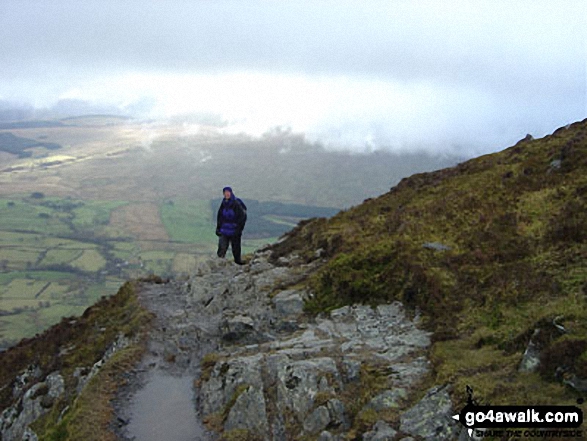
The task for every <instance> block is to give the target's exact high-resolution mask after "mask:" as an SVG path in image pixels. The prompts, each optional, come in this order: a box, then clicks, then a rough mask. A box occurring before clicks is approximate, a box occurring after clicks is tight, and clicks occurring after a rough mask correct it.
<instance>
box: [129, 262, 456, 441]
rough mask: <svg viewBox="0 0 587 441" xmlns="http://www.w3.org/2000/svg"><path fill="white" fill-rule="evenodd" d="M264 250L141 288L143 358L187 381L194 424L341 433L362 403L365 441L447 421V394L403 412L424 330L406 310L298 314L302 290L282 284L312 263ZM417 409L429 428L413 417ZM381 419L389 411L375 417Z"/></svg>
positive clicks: (275, 432)
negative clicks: (147, 334) (149, 323)
mask: <svg viewBox="0 0 587 441" xmlns="http://www.w3.org/2000/svg"><path fill="white" fill-rule="evenodd" d="M268 257H269V252H257V253H256V254H255V255H254V257H253V259H252V261H250V262H249V263H248V264H247V265H244V266H237V265H234V264H232V262H229V261H226V260H222V259H208V260H205V261H203V262H202V263H201V264H200V265H199V267H198V269H197V271H196V273H195V275H194V276H193V277H191V278H190V279H189V280H188V281H186V282H184V283H182V284H179V283H170V284H167V285H151V286H145V287H144V289H143V290H142V293H141V297H142V298H143V300H144V303H145V304H146V305H147V306H148V307H149V308H150V309H151V310H152V311H153V312H155V313H156V314H157V316H158V323H159V324H158V325H157V326H158V331H157V332H156V333H154V334H153V336H152V337H151V341H150V342H149V347H150V352H151V356H153V357H158V358H156V360H157V361H155V362H153V364H154V365H156V367H157V368H158V369H170V370H176V371H182V372H191V373H192V375H193V376H194V377H196V380H197V384H198V386H197V388H196V389H195V391H194V393H195V396H196V400H195V401H196V403H197V413H198V415H201V417H202V419H203V420H204V421H208V422H213V423H214V424H213V426H214V429H215V430H218V429H220V430H221V431H224V432H226V433H233V434H244V433H248V434H249V435H248V436H253V437H254V436H256V437H261V438H262V439H268V440H282V439H298V438H302V437H303V438H306V439H322V440H339V439H344V437H345V434H346V433H348V432H349V431H350V430H356V429H353V424H354V423H353V421H354V418H355V416H356V415H357V414H358V412H363V411H368V412H371V414H372V413H374V414H375V415H381V419H380V421H379V422H378V424H376V425H375V426H373V427H371V428H370V429H369V430H368V431H367V432H368V433H365V436H368V438H364V439H372V440H384V439H393V437H394V436H396V435H397V434H398V433H400V429H401V432H402V433H403V434H404V435H405V436H408V435H413V436H420V437H424V438H425V437H427V436H428V433H429V432H430V431H436V430H437V429H438V427H440V426H439V425H441V424H443V423H445V422H446V421H445V420H444V417H445V416H446V412H447V409H450V400H449V399H447V397H448V394H447V393H446V392H437V393H436V395H434V394H432V395H431V396H430V397H429V398H428V399H427V402H426V404H425V403H424V402H422V403H419V404H418V405H417V406H419V407H417V406H416V407H415V408H412V409H409V410H408V409H406V405H407V404H406V403H408V402H409V400H408V398H409V397H410V396H411V395H412V394H413V393H416V389H415V388H417V387H418V385H419V383H420V382H421V380H422V379H423V377H424V375H426V373H428V372H429V362H428V360H427V357H426V353H427V349H428V348H429V346H430V333H429V332H427V331H425V330H423V329H422V328H421V327H420V326H419V321H418V318H417V317H416V318H412V317H410V315H409V314H408V313H407V312H406V310H405V309H404V307H403V306H402V304H401V303H399V302H393V303H390V304H386V305H379V306H377V307H371V306H366V305H353V306H345V307H342V308H339V309H336V310H334V311H331V312H330V313H327V314H322V315H319V316H318V317H311V316H308V315H306V314H304V299H305V298H307V297H308V296H309V294H310V293H308V292H306V291H304V290H303V289H299V288H297V289H294V288H292V287H293V286H296V287H299V286H300V284H299V282H300V281H301V280H302V279H303V278H305V277H307V275H308V274H310V273H311V272H312V271H314V270H316V269H317V268H318V267H319V265H320V261H318V260H316V261H314V262H311V263H309V264H306V263H303V262H302V261H301V260H300V259H296V258H295V256H294V257H292V258H287V259H281V261H279V262H278V263H277V265H273V264H271V263H270V262H269V259H268ZM165 353H170V354H173V357H165V356H162V354H165ZM204 358H205V359H206V363H202V360H204ZM373 372H375V373H373ZM369 375H371V376H373V375H375V377H368V376H369ZM367 378H371V380H367ZM369 381H371V382H373V381H376V382H379V383H378V385H377V387H373V386H369V384H373V383H369ZM382 385H385V386H386V387H383V388H382V387H381V386H382ZM369 387H373V390H372V391H371V390H370V389H369ZM445 393H446V395H445ZM359 397H361V398H360V400H361V401H360V402H357V399H359ZM430 403H433V404H432V405H430ZM426 406H430V407H426ZM447 406H448V407H447ZM417 412H423V413H424V414H426V415H427V417H428V418H429V419H430V420H431V421H432V422H431V423H429V424H430V425H433V426H434V428H433V429H431V428H429V427H428V426H420V425H419V424H418V423H416V418H415V417H414V416H413V415H415V413H417ZM389 415H395V417H394V418H393V419H390V420H389V421H387V422H386V420H385V418H388V417H389ZM398 420H401V427H400V425H399V424H398V423H397V421H398ZM390 421H391V422H390ZM393 421H395V423H394V422H393ZM451 421H452V420H451ZM448 423H450V421H449V422H448ZM434 433H437V432H434ZM210 439H215V437H214V435H213V434H211V435H210ZM442 439H449V438H446V437H445V438H442Z"/></svg>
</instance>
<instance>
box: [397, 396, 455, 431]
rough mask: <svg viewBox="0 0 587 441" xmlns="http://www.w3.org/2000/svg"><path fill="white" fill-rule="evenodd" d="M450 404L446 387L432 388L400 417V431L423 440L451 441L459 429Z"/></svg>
mask: <svg viewBox="0 0 587 441" xmlns="http://www.w3.org/2000/svg"><path fill="white" fill-rule="evenodd" d="M453 414H454V412H453V410H452V403H451V401H450V396H449V394H448V390H447V388H446V387H439V386H436V387H433V388H432V389H430V390H428V392H426V395H425V396H424V398H422V399H421V400H420V401H419V402H418V403H417V404H416V405H415V406H413V407H412V408H410V409H409V410H408V411H406V412H404V413H403V414H401V416H400V421H401V424H400V430H401V431H402V432H404V433H407V434H410V435H413V436H418V437H421V438H422V439H424V440H430V441H434V440H438V441H443V440H452V439H454V438H455V437H456V436H457V434H458V433H459V429H460V427H459V426H458V424H457V423H456V421H455V420H453V419H452V415H453Z"/></svg>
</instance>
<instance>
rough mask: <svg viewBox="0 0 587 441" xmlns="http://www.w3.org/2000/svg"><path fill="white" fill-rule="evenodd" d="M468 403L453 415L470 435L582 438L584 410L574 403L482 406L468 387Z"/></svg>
mask: <svg viewBox="0 0 587 441" xmlns="http://www.w3.org/2000/svg"><path fill="white" fill-rule="evenodd" d="M467 393H468V395H469V398H468V403H467V405H466V406H465V407H464V408H463V410H461V412H460V413H458V414H456V415H454V416H453V418H454V419H455V420H457V421H459V422H460V423H461V424H463V425H464V426H465V427H466V428H467V429H468V432H469V436H470V437H471V436H473V434H474V435H475V437H503V436H507V437H508V438H509V437H524V438H533V437H540V438H561V437H562V438H582V437H583V431H582V430H580V429H579V427H580V426H581V424H582V423H583V411H582V410H581V409H579V408H578V407H577V406H481V405H478V404H476V403H475V401H474V400H473V398H472V389H471V388H470V387H467Z"/></svg>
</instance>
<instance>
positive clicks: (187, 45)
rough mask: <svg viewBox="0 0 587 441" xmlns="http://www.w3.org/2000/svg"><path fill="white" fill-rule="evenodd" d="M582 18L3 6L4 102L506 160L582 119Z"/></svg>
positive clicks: (427, 8) (205, 6)
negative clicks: (523, 140) (206, 119)
mask: <svg viewBox="0 0 587 441" xmlns="http://www.w3.org/2000/svg"><path fill="white" fill-rule="evenodd" d="M586 19H587V17H586V6H585V2H584V1H560V2H553V1H540V0H539V1H536V0H534V1H528V0H523V1H515V2H512V1H501V0H493V1H490V0H485V1H453V0H449V1H407V0H406V1H390V0H388V1H364V2H345V1H319V0H314V1H289V2H280V1H260V0H256V1H248V0H247V1H245V0H240V1H225V0H192V1H166V2H162V1H152V0H151V1H145V0H141V1H86V0H85V1H83V2H80V1H69V0H62V1H51V0H45V1H23V0H18V1H15V0H2V1H0V100H1V101H4V102H17V103H30V104H32V105H34V106H38V107H51V106H53V105H55V104H56V103H57V102H58V101H59V100H63V99H76V100H83V101H89V102H90V103H91V104H92V105H96V106H101V107H102V108H104V107H105V106H106V107H108V106H110V107H118V108H122V109H123V110H126V111H130V110H132V111H137V110H140V111H142V113H146V114H148V115H149V116H154V117H170V116H173V115H174V114H178V113H179V114H189V113H196V114H206V113H207V114H213V115H218V117H219V118H220V119H224V120H226V121H228V122H229V123H230V124H231V125H234V126H235V129H238V130H249V129H250V131H252V132H263V131H264V130H266V129H267V128H269V127H270V126H272V125H289V126H291V127H292V128H293V129H294V130H296V131H305V132H306V133H308V136H309V137H310V138H311V139H314V140H320V141H322V142H324V143H326V144H332V145H338V146H345V145H346V146H352V147H357V148H362V147H364V146H365V145H368V146H371V147H390V148H413V147H423V148H428V149H440V150H443V149H452V148H460V149H467V150H468V151H474V152H481V151H488V150H496V149H500V148H503V147H506V146H507V145H509V144H511V143H512V142H515V141H516V140H517V139H518V138H520V137H523V136H524V135H525V134H526V133H527V132H530V133H533V134H534V135H535V136H542V135H544V134H546V133H548V132H550V131H552V130H554V129H555V128H557V127H558V126H560V125H564V124H567V123H570V122H573V121H575V120H578V119H583V118H585V117H586V116H587V104H586V101H587V99H586V87H587V86H586V83H587V80H586V74H585V69H586V59H587V58H586V43H585V30H584V23H585V22H587V20H586ZM140 116H145V115H140Z"/></svg>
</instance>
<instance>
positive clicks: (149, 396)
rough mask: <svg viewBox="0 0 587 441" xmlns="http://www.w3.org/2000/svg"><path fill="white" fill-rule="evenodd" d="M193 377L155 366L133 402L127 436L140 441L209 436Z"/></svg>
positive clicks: (186, 440) (177, 440)
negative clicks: (199, 411)
mask: <svg viewBox="0 0 587 441" xmlns="http://www.w3.org/2000/svg"><path fill="white" fill-rule="evenodd" d="M192 381H193V377H191V376H187V375H185V376H182V377H174V376H172V375H169V374H166V373H164V372H162V371H159V370H155V371H153V372H151V373H150V374H149V377H148V378H147V380H146V384H145V387H143V388H142V389H140V390H138V391H137V392H136V393H135V394H134V396H133V398H132V402H131V403H130V411H131V412H130V415H131V418H130V422H129V424H128V426H127V436H128V437H129V438H130V439H134V440H136V441H161V440H168V441H193V440H205V439H208V436H207V435H206V430H205V428H204V427H203V426H202V424H201V422H200V420H199V419H198V418H197V416H196V411H195V408H194V403H193V400H192V395H193V385H192Z"/></svg>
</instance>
